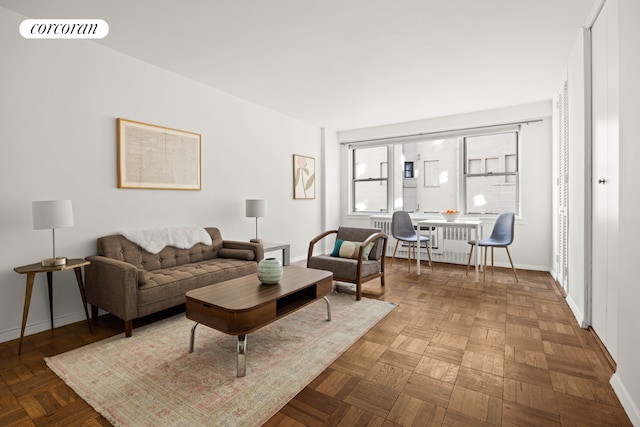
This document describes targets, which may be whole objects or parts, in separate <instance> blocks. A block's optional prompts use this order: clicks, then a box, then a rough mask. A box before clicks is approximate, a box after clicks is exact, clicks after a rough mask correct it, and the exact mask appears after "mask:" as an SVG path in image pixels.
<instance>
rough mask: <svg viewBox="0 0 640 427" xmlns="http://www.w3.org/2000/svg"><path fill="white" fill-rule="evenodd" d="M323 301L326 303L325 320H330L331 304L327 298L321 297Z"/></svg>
mask: <svg viewBox="0 0 640 427" xmlns="http://www.w3.org/2000/svg"><path fill="white" fill-rule="evenodd" d="M323 298H324V302H326V303H327V322H331V304H330V303H329V298H327V297H323Z"/></svg>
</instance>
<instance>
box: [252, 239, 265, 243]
mask: <svg viewBox="0 0 640 427" xmlns="http://www.w3.org/2000/svg"><path fill="white" fill-rule="evenodd" d="M249 242H251V243H262V239H251V240H249Z"/></svg>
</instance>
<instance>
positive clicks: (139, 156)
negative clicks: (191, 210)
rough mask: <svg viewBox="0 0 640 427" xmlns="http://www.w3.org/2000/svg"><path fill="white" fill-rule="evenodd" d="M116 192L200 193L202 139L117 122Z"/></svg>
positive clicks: (176, 131) (196, 136) (159, 127)
mask: <svg viewBox="0 0 640 427" xmlns="http://www.w3.org/2000/svg"><path fill="white" fill-rule="evenodd" d="M117 128H118V188H138V189H154V190H202V136H201V135H200V134H198V133H193V132H187V131H182V130H178V129H172V128H168V127H164V126H158V125H152V124H149V123H143V122H137V121H133V120H127V119H123V118H118V120H117Z"/></svg>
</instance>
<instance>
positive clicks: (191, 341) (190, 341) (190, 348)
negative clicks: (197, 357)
mask: <svg viewBox="0 0 640 427" xmlns="http://www.w3.org/2000/svg"><path fill="white" fill-rule="evenodd" d="M199 324H200V323H198V322H196V324H195V325H193V328H191V339H190V340H189V353H193V346H194V344H195V342H196V326H198V325H199Z"/></svg>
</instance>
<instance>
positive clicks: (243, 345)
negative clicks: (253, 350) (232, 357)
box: [237, 335, 247, 377]
mask: <svg viewBox="0 0 640 427" xmlns="http://www.w3.org/2000/svg"><path fill="white" fill-rule="evenodd" d="M246 350H247V336H246V335H238V375H237V376H239V377H244V376H245V374H246V373H247V360H246V358H245V351H246Z"/></svg>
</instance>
